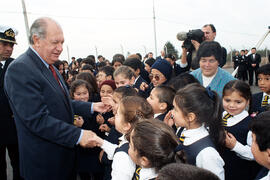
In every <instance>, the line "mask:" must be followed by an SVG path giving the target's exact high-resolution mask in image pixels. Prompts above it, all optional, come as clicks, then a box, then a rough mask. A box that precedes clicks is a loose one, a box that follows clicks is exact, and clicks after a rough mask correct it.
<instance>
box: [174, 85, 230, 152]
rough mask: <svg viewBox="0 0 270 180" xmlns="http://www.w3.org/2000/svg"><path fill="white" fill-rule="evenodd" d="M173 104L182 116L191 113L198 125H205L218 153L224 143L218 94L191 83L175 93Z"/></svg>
mask: <svg viewBox="0 0 270 180" xmlns="http://www.w3.org/2000/svg"><path fill="white" fill-rule="evenodd" d="M175 103H176V105H177V106H178V108H179V109H181V111H182V112H183V115H184V116H187V115H188V113H191V112H192V113H194V114H195V115H196V121H198V123H201V124H203V123H204V124H205V127H206V129H207V130H208V131H209V136H210V138H211V139H212V141H213V143H214V144H215V146H216V148H217V150H218V151H220V150H221V149H222V146H223V145H224V143H225V132H224V128H223V126H222V104H221V100H220V97H219V96H218V94H217V93H216V92H214V91H212V90H211V89H210V88H204V87H203V86H201V85H200V84H197V83H193V84H189V85H187V86H186V87H184V88H182V89H180V90H179V91H178V92H177V93H176V95H175Z"/></svg>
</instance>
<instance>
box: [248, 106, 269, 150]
mask: <svg viewBox="0 0 270 180" xmlns="http://www.w3.org/2000/svg"><path fill="white" fill-rule="evenodd" d="M269 129H270V111H266V112H262V113H260V114H259V115H257V116H255V118H254V119H253V120H252V121H251V123H250V130H251V131H252V133H254V134H255V135H256V142H257V144H258V146H259V149H260V151H266V150H267V149H270V131H269Z"/></svg>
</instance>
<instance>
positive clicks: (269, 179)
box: [260, 171, 270, 180]
mask: <svg viewBox="0 0 270 180" xmlns="http://www.w3.org/2000/svg"><path fill="white" fill-rule="evenodd" d="M260 180H270V171H268V174H267V175H266V176H264V177H263V178H261V179H260Z"/></svg>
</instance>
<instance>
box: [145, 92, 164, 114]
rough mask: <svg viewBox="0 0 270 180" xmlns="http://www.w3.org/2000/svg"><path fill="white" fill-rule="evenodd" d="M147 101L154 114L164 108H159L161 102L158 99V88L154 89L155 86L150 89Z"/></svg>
mask: <svg viewBox="0 0 270 180" xmlns="http://www.w3.org/2000/svg"><path fill="white" fill-rule="evenodd" d="M147 101H148V103H149V104H150V105H151V106H152V108H153V111H154V114H157V113H162V112H163V111H164V109H161V103H160V102H159V99H158V90H156V88H154V89H153V90H152V91H151V93H150V96H149V97H148V98H147Z"/></svg>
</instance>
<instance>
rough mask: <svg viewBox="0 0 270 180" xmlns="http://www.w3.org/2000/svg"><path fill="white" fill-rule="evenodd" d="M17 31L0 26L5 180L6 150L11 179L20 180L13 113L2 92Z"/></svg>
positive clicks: (2, 173) (0, 165)
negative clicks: (11, 174)
mask: <svg viewBox="0 0 270 180" xmlns="http://www.w3.org/2000/svg"><path fill="white" fill-rule="evenodd" d="M15 35H17V31H16V30H15V29H13V28H11V27H8V26H1V25H0V114H1V117H0V179H3V180H5V179H7V163H6V150H7V151H8V155H9V159H10V162H11V166H12V169H13V179H20V171H19V150H18V139H17V133H16V127H15V122H14V119H13V113H12V111H11V108H10V106H9V102H8V99H7V97H6V94H5V92H4V76H5V74H6V70H7V68H8V66H9V64H10V63H11V62H12V61H13V60H14V59H13V58H10V56H11V55H12V52H13V46H14V44H17V43H16V39H15Z"/></svg>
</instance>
